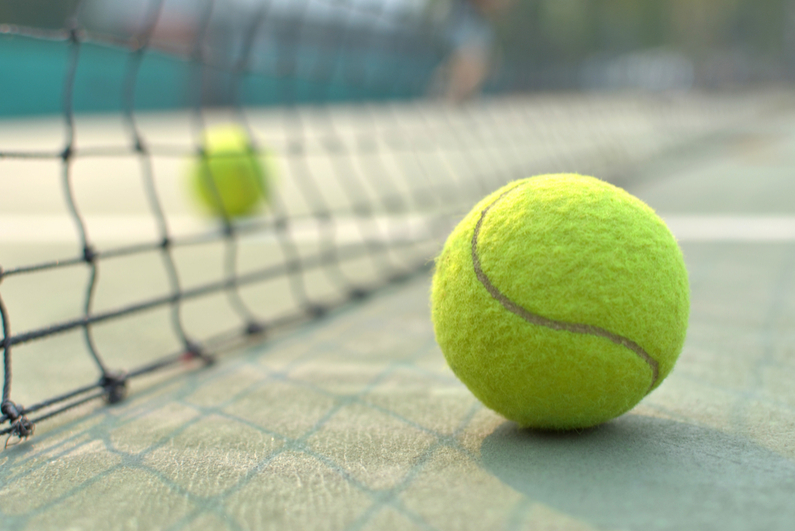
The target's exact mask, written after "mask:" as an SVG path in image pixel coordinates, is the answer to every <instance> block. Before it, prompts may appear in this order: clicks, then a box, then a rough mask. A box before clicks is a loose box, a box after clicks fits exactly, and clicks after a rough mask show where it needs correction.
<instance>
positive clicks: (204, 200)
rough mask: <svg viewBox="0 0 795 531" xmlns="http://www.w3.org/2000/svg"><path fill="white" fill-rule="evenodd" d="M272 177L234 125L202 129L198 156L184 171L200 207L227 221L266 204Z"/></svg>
mask: <svg viewBox="0 0 795 531" xmlns="http://www.w3.org/2000/svg"><path fill="white" fill-rule="evenodd" d="M272 173H273V171H272V170H271V165H270V164H269V161H268V160H267V155H262V154H258V153H255V152H254V151H253V149H252V146H251V142H250V139H249V136H248V134H247V133H246V131H245V130H244V129H242V128H241V127H239V126H237V125H234V124H224V125H218V126H214V127H210V128H208V129H206V130H205V132H204V139H203V143H202V153H201V155H197V156H196V157H194V158H193V159H192V160H191V161H190V165H189V168H188V176H189V179H190V187H191V188H192V190H193V192H194V195H195V197H196V198H197V200H198V202H199V203H200V204H201V205H202V207H204V209H206V210H208V211H209V213H211V214H212V215H215V216H221V217H229V218H236V217H242V216H250V215H252V214H254V213H256V212H257V211H258V210H259V209H260V208H261V206H262V204H263V203H265V202H267V200H268V198H269V184H270V182H271V181H272V178H273V175H272Z"/></svg>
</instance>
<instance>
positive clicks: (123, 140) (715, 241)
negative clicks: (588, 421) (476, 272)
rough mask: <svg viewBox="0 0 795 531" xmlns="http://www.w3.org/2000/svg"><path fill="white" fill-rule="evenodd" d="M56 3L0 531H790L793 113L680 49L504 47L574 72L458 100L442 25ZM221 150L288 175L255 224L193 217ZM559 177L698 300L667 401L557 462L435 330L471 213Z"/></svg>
mask: <svg viewBox="0 0 795 531" xmlns="http://www.w3.org/2000/svg"><path fill="white" fill-rule="evenodd" d="M65 4H69V6H68V9H67V7H63V9H61V8H59V9H61V11H63V10H67V11H69V12H68V13H65V14H64V13H62V15H63V16H62V20H59V21H55V22H53V20H49V19H48V20H42V21H41V24H40V25H39V26H31V25H25V24H23V23H21V22H20V23H18V24H10V23H6V22H4V19H3V17H6V16H8V14H7V12H5V11H3V10H2V8H0V67H2V68H1V69H2V70H3V71H4V72H8V73H9V75H10V78H11V79H13V80H14V81H15V83H14V84H13V90H10V89H9V92H7V93H6V94H7V95H8V97H7V99H4V100H3V101H0V117H1V118H0V267H1V269H0V320H1V321H2V332H3V336H2V337H3V339H2V341H1V342H0V348H2V355H3V367H2V374H3V380H2V393H3V396H2V411H0V449H2V451H0V529H2V530H5V529H8V530H14V531H21V530H49V529H53V530H55V529H57V530H66V529H68V530H78V529H80V530H82V529H90V530H94V529H96V530H105V529H111V530H134V529H145V530H157V529H162V530H173V531H176V530H205V529H206V530H233V531H241V530H260V529H274V530H276V529H278V530H281V529H290V530H293V529H296V530H298V529H300V530H350V531H359V530H373V531H375V530H378V531H389V530H411V529H419V530H439V531H442V530H459V529H463V530H469V529H472V530H484V529H504V530H530V531H533V530H540V531H552V530H643V531H654V530H677V531H679V530H689V529H693V530H712V529H714V530H716V531H718V530H719V531H732V530H738V531H739V530H748V529H765V530H789V529H792V526H793V522H795V504H793V503H792V500H793V499H795V386H793V385H792V382H793V381H794V380H795V347H793V345H795V327H793V323H795V302H793V301H795V297H794V296H793V295H795V206H793V201H792V198H793V197H795V179H793V178H792V168H793V167H795V96H793V94H792V92H791V90H789V89H787V88H782V87H785V85H783V84H782V83H777V84H772V83H759V84H756V85H754V87H755V88H750V85H746V86H744V87H742V88H739V87H735V89H734V90H707V89H706V88H705V87H704V86H703V85H700V84H699V80H702V81H703V79H704V78H703V77H699V75H701V74H700V73H699V72H700V70H699V69H698V68H697V66H698V65H697V64H696V63H690V62H688V60H686V59H687V58H686V57H685V56H678V55H675V54H673V55H672V54H671V53H668V52H664V51H663V52H660V51H659V50H658V51H654V50H652V52H653V53H652V52H650V53H648V54H646V55H644V54H640V55H633V54H630V55H629V56H626V57H624V59H620V60H616V61H614V62H610V61H609V60H608V55H607V54H602V55H600V52H599V50H596V49H595V50H592V51H591V52H588V55H584V56H583V57H582V58H581V59H582V61H581V62H580V63H576V64H575V63H573V62H571V61H569V59H566V57H569V56H570V55H571V53H573V52H571V50H575V49H576V46H574V45H572V47H571V48H566V47H565V46H564V47H563V48H560V50H563V51H560V50H559V51H560V54H562V55H561V57H558V59H555V60H559V64H557V63H556V64H551V63H550V64H547V66H549V68H548V69H547V70H543V69H542V70H537V69H536V70H534V69H533V68H536V67H539V65H541V66H544V65H545V64H546V63H543V61H542V62H540V63H533V61H527V62H521V61H517V56H516V55H513V56H512V55H511V53H510V52H511V49H510V47H509V46H508V44H510V43H511V42H513V43H514V44H515V45H517V46H519V45H521V46H525V47H527V50H529V51H528V53H530V51H532V52H533V53H536V52H538V53H541V52H544V53H545V54H552V55H554V54H555V53H558V52H555V50H556V49H557V48H555V46H557V45H561V42H557V41H556V42H557V44H556V45H555V46H553V45H552V44H555V43H552V44H550V45H549V46H547V47H544V46H542V44H543V42H542V41H543V39H544V38H546V37H544V36H543V34H542V32H540V30H539V31H537V32H535V33H533V35H534V37H533V38H538V39H539V40H538V42H536V41H532V42H531V43H530V44H533V43H535V44H533V46H535V47H532V46H530V44H528V43H527V42H525V41H524V40H522V39H519V40H518V41H517V40H516V39H514V40H513V41H511V38H509V37H511V34H510V31H509V30H510V29H511V24H510V22H511V21H510V20H509V21H508V22H504V24H507V25H505V26H500V27H501V28H502V29H500V31H501V32H503V33H500V35H502V38H503V40H504V41H505V43H507V44H506V45H505V49H504V51H505V55H504V57H502V58H501V61H499V62H495V64H493V65H487V66H489V67H490V68H492V70H493V75H492V78H493V79H492V78H489V79H488V80H484V83H485V85H484V86H483V87H480V88H483V90H484V91H485V93H486V94H487V95H485V96H482V97H474V94H473V95H472V97H471V98H469V99H465V101H458V100H456V99H449V98H448V99H445V98H444V97H442V96H443V93H444V91H443V90H442V89H440V88H439V87H440V85H439V84H440V83H441V84H442V85H443V84H444V82H445V79H447V78H445V76H448V77H449V79H450V80H454V79H455V72H456V68H457V67H456V66H455V65H456V62H455V61H456V60H457V59H456V57H458V59H461V57H460V56H458V55H456V53H455V51H454V50H453V51H451V50H450V49H447V51H446V52H445V51H444V50H445V48H444V46H442V44H443V43H444V42H445V39H448V40H449V38H450V32H449V31H448V30H449V29H450V28H449V27H448V28H447V29H445V26H444V23H442V22H439V21H438V20H437V19H435V18H433V17H431V18H429V17H430V15H429V14H428V13H426V12H425V11H422V10H417V9H415V8H416V7H417V6H420V5H425V3H422V2H414V3H412V2H408V1H406V2H400V1H397V0H395V1H386V0H373V1H372V2H368V1H364V0H361V1H360V0H307V1H306V2H303V3H300V2H280V1H277V0H273V1H261V2H248V3H247V2H236V1H232V0H229V1H222V0H218V1H217V2H213V1H208V2H202V3H196V4H195V5H193V4H191V6H192V7H190V8H188V7H186V6H182V5H181V3H180V2H173V1H172V2H170V1H165V0H151V1H148V2H130V6H132V7H129V8H123V7H122V4H121V3H113V2H110V1H104V2H103V1H95V0H84V1H78V2H71V3H65ZM185 4H188V3H185ZM427 4H428V5H429V6H431V5H433V4H434V3H433V2H428V3H427ZM53 5H54V4H53ZM436 5H440V4H439V3H438V2H437V3H436ZM461 5H463V3H462V4H461ZM527 5H529V3H521V2H518V3H516V6H518V7H517V8H521V9H525V6H527ZM561 5H562V4H561ZM655 5H656V4H655ZM103 6H104V7H103ZM411 6H414V7H411ZM401 7H402V8H405V9H406V11H405V12H401V10H400V9H399V8H401ZM608 7H609V6H607V7H605V11H604V13H602V15H604V16H603V17H602V18H600V19H599V20H608V18H609V16H608V15H610V13H611V11H610V9H608ZM627 9H629V8H627ZM553 11H554V12H553ZM575 11H576V10H575ZM58 12H59V13H60V11H58ZM53 13H55V12H53ZM523 13H525V15H526V14H527V11H523ZM539 13H541V11H539ZM550 13H552V14H551V15H549V13H548V15H549V16H550V17H552V19H555V17H558V18H560V17H563V18H561V19H560V20H563V19H565V17H568V16H572V17H574V16H575V15H576V13H575V12H574V11H572V12H567V11H566V10H565V9H562V10H558V11H555V10H552V11H550ZM567 13H568V14H567ZM614 14H615V13H614ZM178 15H179V16H178ZM470 15H471V12H470ZM553 15H554V16H553ZM20 16H21V15H20ZM52 16H53V17H55V16H56V15H52ZM539 16H541V15H539ZM600 16H601V15H600ZM610 16H612V15H610ZM180 17H181V18H180ZM604 17H608V18H604ZM56 18H57V17H56ZM575 18H576V17H575ZM596 18H599V17H595V19H596ZM453 19H455V17H453ZM686 19H687V17H684V18H683V17H679V18H677V19H676V20H677V21H679V22H683V21H686ZM550 20H551V19H550ZM793 20H795V18H794V19H793ZM103 21H104V22H103ZM453 22H455V20H453ZM459 22H460V20H459ZM530 22H532V23H533V24H536V22H537V21H536V20H535V18H534V19H533V20H532V21H530V20H529V19H528V23H530ZM679 22H677V23H679ZM718 22H719V21H718ZM102 24H105V25H104V26H103V25H102ZM539 24H540V23H539ZM716 24H717V22H716ZM514 26H516V24H514ZM533 27H536V26H533ZM616 27H617V26H616ZM710 27H712V26H710ZM705 28H706V26H705ZM470 29H471V28H470ZM481 29H482V28H481ZM498 29H499V28H498ZM514 29H516V27H514ZM520 29H521V25H520ZM536 29H538V28H536ZM707 29H708V28H707ZM522 31H524V30H522ZM616 31H617V30H616ZM705 31H706V30H705ZM453 33H455V32H453ZM476 33H477V32H476ZM525 33H526V32H525ZM553 34H554V35H558V36H560V39H565V38H566V35H569V37H571V33H558V32H553ZM550 35H551V34H550ZM454 36H455V37H456V38H458V37H460V35H459V34H458V33H455V35H454ZM471 36H472V35H471V34H470V37H471ZM476 36H477V35H476ZM482 36H483V33H481V37H482ZM514 37H516V35H514ZM519 37H521V35H519ZM547 37H549V35H547ZM462 38H463V37H462ZM517 38H518V37H517ZM556 38H557V37H556ZM681 38H682V39H684V37H681ZM553 40H554V39H553ZM517 42H518V44H517ZM528 42H529V41H528ZM548 44H549V43H548ZM564 44H565V43H564ZM450 45H451V44H450V42H448V43H447V45H446V46H448V47H449V46H450ZM521 46H520V47H519V48H518V49H520V51H521ZM531 48H532V50H531ZM564 48H565V49H564ZM567 50H568V51H567ZM564 52H565V53H564ZM445 54H446V55H445ZM475 55H476V56H477V54H475ZM552 55H550V57H552ZM563 56H565V57H563ZM482 57H485V55H483V54H481V59H482ZM732 57H733V56H732ZM594 58H595V59H594ZM519 59H522V57H521V54H520V56H519ZM552 59H554V58H552ZM552 59H550V61H552ZM735 59H737V58H736V57H735V58H734V59H732V61H733V60H735ZM473 60H475V61H476V60H477V57H475V58H474V59H473V57H469V58H468V59H465V60H464V63H466V62H467V61H469V67H470V73H471V72H472V71H473V70H472V67H473V66H477V65H476V63H472V61H473ZM566 61H569V62H566ZM727 61H728V60H727ZM732 64H733V63H732ZM3 65H5V66H3ZM29 65H34V66H35V67H34V66H31V67H30V68H28V66H29ZM445 65H446V66H445ZM528 65H529V66H528ZM550 65H551V66H550ZM720 65H723V67H726V68H728V66H732V65H729V63H728V62H726V61H724V62H721V63H720ZM460 66H461V64H459V67H460ZM763 66H764V65H763ZM691 67H692V68H691ZM528 68H529V70H527V69H528ZM539 68H540V67H539ZM544 68H546V67H544ZM710 72H711V74H710V75H712V76H713V77H711V78H710V77H708V76H707V77H708V79H709V80H712V81H711V82H712V83H713V87H712V88H715V85H720V83H719V80H718V81H716V79H717V77H714V76H717V75H718V74H717V73H716V72H718V71H717V70H714V71H710ZM721 72H723V70H721ZM748 72H751V71H750V70H749V71H748ZM718 73H719V72H718ZM575 74H576V75H575ZM580 74H582V76H580ZM750 75H751V74H750V73H749V76H750ZM633 76H635V77H633ZM638 76H640V77H638ZM572 80H577V81H576V83H575V82H574V81H572ZM779 81H780V80H779ZM450 83H451V86H452V85H453V83H452V81H450ZM544 83H550V84H549V85H544ZM567 83H568V85H567ZM578 83H582V84H578ZM611 83H612V84H613V85H611ZM616 83H617V84H618V85H616V86H614V85H615V84H616ZM633 83H634V84H633ZM588 84H590V85H588ZM704 84H707V83H704ZM585 85H588V86H585ZM453 88H454V89H461V87H460V86H459V87H455V86H453ZM464 88H466V87H464ZM595 88H600V89H602V90H590V89H595ZM719 88H723V87H719ZM541 89H543V90H541ZM583 89H589V90H583ZM450 92H451V93H454V92H456V91H455V90H451V91H450ZM430 94H434V97H431V96H430ZM229 124H234V126H235V127H237V128H238V130H239V131H242V132H243V136H244V137H245V138H246V143H247V145H246V146H245V152H246V153H247V154H248V155H249V156H250V157H252V158H256V159H257V160H258V161H260V162H261V163H262V164H263V167H265V168H266V170H265V171H266V173H267V187H268V192H267V197H263V198H262V201H261V205H260V206H261V209H260V210H259V211H256V212H253V213H252V215H251V216H248V217H244V218H234V217H232V216H230V215H228V214H229V213H228V212H221V213H220V214H218V215H207V212H206V211H207V206H208V205H204V207H201V205H200V204H199V202H197V200H196V198H195V197H192V196H191V191H192V189H191V187H192V186H194V185H195V182H194V183H193V184H192V183H191V181H190V179H191V178H194V180H195V176H194V177H191V171H190V170H189V167H190V164H191V162H193V163H195V161H196V160H198V159H199V158H201V157H203V156H206V151H205V148H206V146H205V145H204V144H203V142H204V140H203V139H204V138H205V133H206V132H207V131H208V130H212V129H213V128H214V127H217V126H229ZM560 172H566V173H582V174H586V175H593V176H596V177H599V178H601V179H604V180H606V181H609V182H611V183H614V184H616V185H618V186H621V187H623V188H625V189H627V190H628V191H629V192H630V193H632V194H635V195H637V196H638V197H639V198H641V199H642V200H644V201H645V202H646V203H648V204H649V205H650V206H651V207H652V208H653V209H655V210H656V211H657V212H658V213H659V214H660V215H661V216H662V217H663V219H665V221H666V222H667V223H668V224H669V226H670V228H671V230H672V232H673V233H674V235H675V236H676V237H677V239H678V240H679V242H680V244H681V247H682V249H683V251H684V256H685V262H686V265H687V269H688V272H689V277H690V284H691V290H692V295H691V301H692V307H691V314H690V325H689V330H688V335H687V341H686V344H685V347H684V350H683V352H682V354H681V356H680V358H679V361H678V363H677V365H676V367H675V368H674V370H673V372H672V373H671V375H670V376H669V377H668V378H667V379H666V380H665V381H664V382H663V384H662V385H661V386H660V387H659V388H658V389H657V390H655V391H654V392H653V393H651V394H650V395H649V396H647V397H646V398H645V399H644V400H643V401H642V402H641V403H640V404H639V405H638V406H637V407H636V408H635V409H634V410H632V411H631V412H630V413H628V414H626V415H624V416H622V417H620V418H618V419H615V420H613V421H610V422H608V423H606V424H604V425H601V426H598V427H596V428H591V429H587V430H579V431H573V432H566V433H554V432H543V431H534V430H525V429H519V428H518V427H517V425H516V424H514V423H512V422H509V421H506V420H505V419H503V418H501V417H500V416H499V415H497V414H495V413H494V412H492V411H490V410H488V409H486V408H485V407H484V406H482V405H481V404H480V403H479V402H478V401H477V400H476V399H475V398H474V397H473V396H472V395H471V394H470V392H469V391H468V390H467V389H466V388H465V387H464V386H463V385H462V384H461V383H460V382H459V381H458V380H457V379H456V378H455V376H454V375H453V373H452V372H451V370H450V369H449V368H448V367H447V365H446V363H445V360H444V357H443V356H442V353H441V352H440V350H439V347H438V346H437V343H436V341H435V338H434V334H433V328H432V325H431V320H430V302H429V295H430V293H429V292H430V283H431V276H432V274H433V267H434V263H433V260H434V258H435V257H436V256H437V254H438V253H439V251H440V249H441V246H442V244H443V243H444V240H445V238H446V236H447V234H449V232H450V230H451V229H452V228H453V227H454V226H455V224H456V223H457V222H458V221H459V220H460V219H461V218H462V217H463V216H464V215H465V214H466V213H467V212H468V211H469V210H470V209H471V208H472V206H473V205H474V204H475V203H477V201H478V200H479V199H480V198H482V197H483V196H484V195H486V194H487V193H490V192H491V191H494V190H496V189H497V188H499V187H500V186H502V185H504V184H505V183H507V182H510V181H512V180H515V179H520V178H524V177H528V176H532V175H539V174H546V173H560ZM210 173H211V172H210ZM216 192H217V190H216ZM215 206H216V207H217V206H218V204H216V205H215ZM202 208H204V210H202ZM222 210H223V209H222ZM3 445H5V447H3Z"/></svg>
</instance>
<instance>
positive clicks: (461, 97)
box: [436, 0, 513, 103]
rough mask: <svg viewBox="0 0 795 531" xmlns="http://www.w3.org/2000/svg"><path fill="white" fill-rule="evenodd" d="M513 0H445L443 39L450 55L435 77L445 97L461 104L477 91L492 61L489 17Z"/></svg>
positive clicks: (478, 92) (492, 42)
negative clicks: (446, 3)
mask: <svg viewBox="0 0 795 531" xmlns="http://www.w3.org/2000/svg"><path fill="white" fill-rule="evenodd" d="M512 1H513V0H448V5H447V17H446V22H445V26H446V27H445V32H444V40H445V42H446V44H447V46H448V48H449V55H448V58H447V60H446V61H445V64H444V65H442V67H441V69H440V72H439V73H438V74H437V76H438V77H437V80H436V84H437V86H438V85H439V84H441V85H442V88H441V90H439V89H437V91H438V92H441V94H442V95H443V96H444V97H445V98H446V99H447V100H449V101H452V102H455V103H460V102H463V101H466V100H469V99H471V98H473V97H475V96H477V95H478V94H480V90H481V88H482V87H483V83H484V82H485V80H486V76H487V75H488V73H489V70H490V67H491V63H492V56H493V49H494V43H495V33H494V28H493V21H492V18H493V17H495V16H496V15H497V14H499V13H500V12H502V11H503V10H504V9H505V8H507V7H508V6H509V5H510V4H511V3H512Z"/></svg>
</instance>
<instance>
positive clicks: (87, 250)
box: [83, 245, 97, 264]
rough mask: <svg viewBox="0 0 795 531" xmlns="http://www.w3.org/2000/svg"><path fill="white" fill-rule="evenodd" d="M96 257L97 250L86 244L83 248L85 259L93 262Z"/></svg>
mask: <svg viewBox="0 0 795 531" xmlns="http://www.w3.org/2000/svg"><path fill="white" fill-rule="evenodd" d="M96 258H97V252H96V251H95V250H94V249H93V247H91V246H90V245H86V246H85V247H84V248H83V260H85V261H86V262H87V263H89V264H93V263H94V260H96Z"/></svg>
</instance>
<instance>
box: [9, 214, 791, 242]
mask: <svg viewBox="0 0 795 531" xmlns="http://www.w3.org/2000/svg"><path fill="white" fill-rule="evenodd" d="M662 218H663V219H664V220H665V222H666V223H667V224H668V226H669V227H670V229H671V232H673V233H674V236H676V238H677V239H678V240H679V241H682V242H791V241H795V216H727V215H720V216H708V215H670V216H666V215H663V216H662ZM85 220H86V223H87V226H88V230H89V236H90V238H91V241H94V242H118V243H129V242H146V241H152V240H155V239H157V229H156V225H155V222H154V218H153V217H152V216H147V215H102V216H86V217H85ZM375 221H376V223H378V225H379V226H380V227H381V229H382V230H381V232H382V237H383V238H384V239H389V238H396V239H406V238H408V239H411V238H412V237H413V238H427V237H428V234H427V232H425V231H424V230H423V221H424V219H423V216H420V215H415V216H402V217H397V216H393V217H386V216H382V217H379V218H376V219H375ZM168 223H169V229H170V230H171V232H172V233H173V234H175V235H188V234H197V233H202V232H206V231H208V230H212V229H213V227H217V225H213V224H212V223H210V222H208V221H207V220H206V219H202V218H199V217H195V216H169V218H168ZM359 223H360V221H359V222H357V220H356V219H354V218H335V230H336V236H337V238H338V241H340V242H350V241H356V240H357V239H360V232H359ZM291 232H292V236H293V237H294V238H296V239H298V240H299V241H316V240H317V239H318V237H319V235H320V231H318V229H317V223H316V222H315V221H312V220H306V221H303V222H301V223H293V224H291ZM260 239H264V240H271V239H272V238H270V237H268V235H263V236H262V237H260ZM75 242H77V233H76V230H75V225H74V222H73V221H72V219H71V218H70V217H69V216H67V215H31V214H6V215H0V244H3V243H11V244H39V245H40V244H51V243H75Z"/></svg>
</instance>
